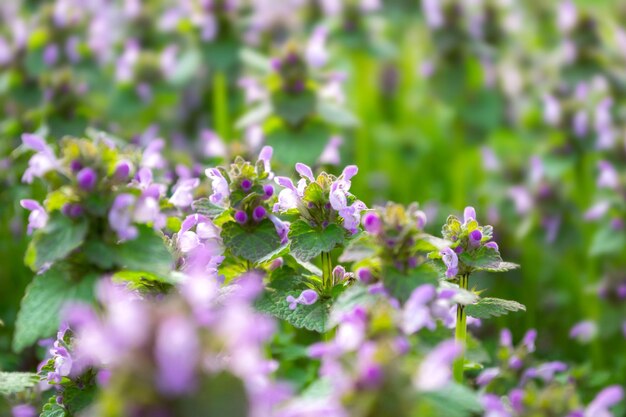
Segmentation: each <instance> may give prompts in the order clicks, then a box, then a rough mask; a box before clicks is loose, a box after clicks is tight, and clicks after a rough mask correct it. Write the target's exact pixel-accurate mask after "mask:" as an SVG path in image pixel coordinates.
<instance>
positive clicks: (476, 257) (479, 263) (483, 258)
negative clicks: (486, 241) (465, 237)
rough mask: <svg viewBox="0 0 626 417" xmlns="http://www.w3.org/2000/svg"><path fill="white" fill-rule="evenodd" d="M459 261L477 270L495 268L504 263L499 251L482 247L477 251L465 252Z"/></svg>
mask: <svg viewBox="0 0 626 417" xmlns="http://www.w3.org/2000/svg"><path fill="white" fill-rule="evenodd" d="M459 259H460V260H461V262H463V263H464V264H465V265H468V266H471V267H474V268H475V269H478V270H481V269H487V268H495V267H497V265H499V264H500V262H502V258H501V257H500V253H498V251H497V250H495V249H491V248H488V247H486V246H481V247H480V248H478V249H477V250H475V251H471V252H463V253H461V254H460V255H459Z"/></svg>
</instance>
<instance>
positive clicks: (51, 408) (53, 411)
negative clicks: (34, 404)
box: [39, 397, 66, 417]
mask: <svg viewBox="0 0 626 417" xmlns="http://www.w3.org/2000/svg"><path fill="white" fill-rule="evenodd" d="M54 398H55V397H52V399H53V400H54ZM39 417H66V413H65V409H64V408H63V407H61V406H60V405H59V404H56V403H48V404H46V405H45V406H44V407H43V410H42V412H41V414H40V415H39Z"/></svg>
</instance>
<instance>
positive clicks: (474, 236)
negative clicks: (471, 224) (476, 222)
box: [469, 229, 483, 247]
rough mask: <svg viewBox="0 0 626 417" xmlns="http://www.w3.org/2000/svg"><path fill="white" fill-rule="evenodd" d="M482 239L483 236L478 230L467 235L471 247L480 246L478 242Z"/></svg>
mask: <svg viewBox="0 0 626 417" xmlns="http://www.w3.org/2000/svg"><path fill="white" fill-rule="evenodd" d="M482 238H483V234H482V233H481V232H480V230H478V229H476V230H472V231H471V232H470V234H469V240H470V245H471V246H473V247H476V246H479V245H480V240H481V239H482Z"/></svg>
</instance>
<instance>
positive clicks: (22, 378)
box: [0, 372, 39, 395]
mask: <svg viewBox="0 0 626 417" xmlns="http://www.w3.org/2000/svg"><path fill="white" fill-rule="evenodd" d="M38 382H39V378H38V377H37V374H34V373H30V372H0V395H10V394H17V393H19V392H22V391H26V390H27V389H28V388H32V387H34V386H35V385H36V384H37V383H38Z"/></svg>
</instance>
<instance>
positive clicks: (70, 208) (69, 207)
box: [61, 203, 83, 218]
mask: <svg viewBox="0 0 626 417" xmlns="http://www.w3.org/2000/svg"><path fill="white" fill-rule="evenodd" d="M61 212H62V213H63V214H65V215H66V216H67V217H70V218H76V217H79V216H81V215H82V214H83V207H82V206H81V205H80V204H74V203H65V204H64V205H63V207H62V208H61Z"/></svg>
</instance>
